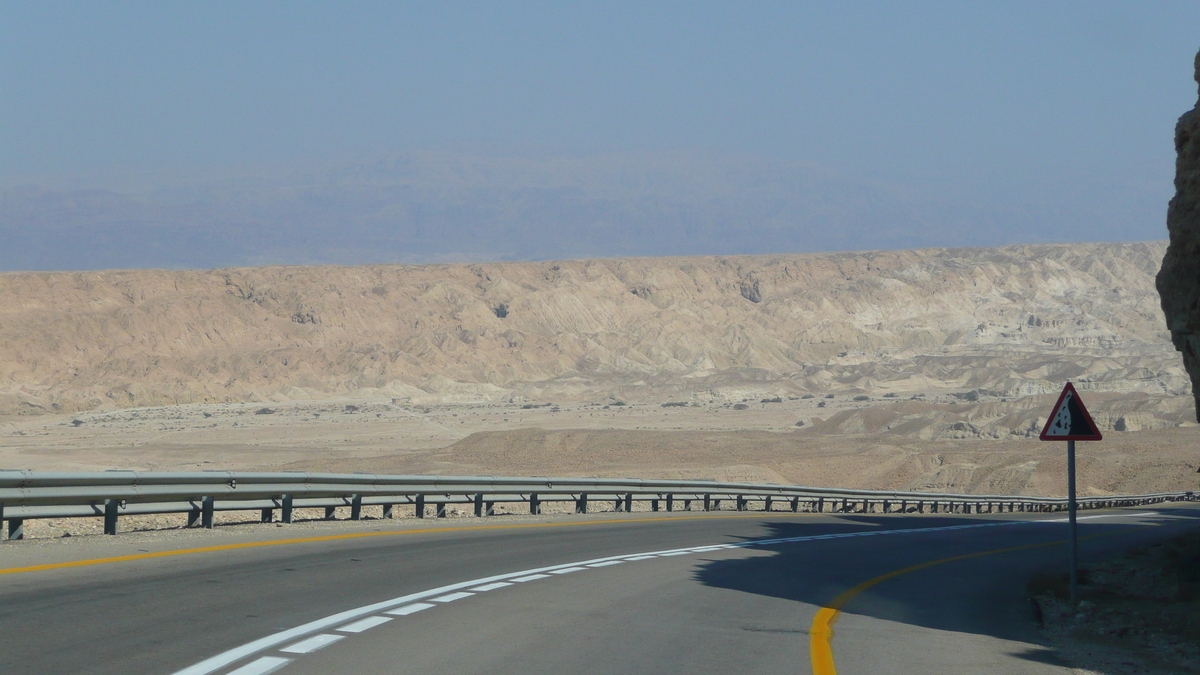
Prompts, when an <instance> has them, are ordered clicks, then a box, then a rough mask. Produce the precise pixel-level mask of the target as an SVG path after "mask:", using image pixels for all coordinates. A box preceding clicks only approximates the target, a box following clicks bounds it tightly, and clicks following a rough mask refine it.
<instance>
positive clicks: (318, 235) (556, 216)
mask: <svg viewBox="0 0 1200 675" xmlns="http://www.w3.org/2000/svg"><path fill="white" fill-rule="evenodd" d="M278 175H279V176H284V174H283V173H280V174H278ZM1103 220H1104V217H1103V216H1101V217H1100V218H1098V220H1097V222H1098V223H1099V222H1100V221H1103ZM1110 220H1111V218H1110ZM0 225H2V226H0V269H9V270H55V269H117V268H156V267H160V268H169V269H180V268H190V269H205V268H211V267H227V266H241V265H261V264H372V263H424V262H442V261H445V262H468V261H494V260H537V259H555V258H575V257H618V256H663V255H707V254H714V253H729V254H769V253H776V252H804V251H832V250H861V249H865V248H877V249H894V248H911V247H921V246H945V245H996V244H1004V243H1011V242H1012V241H1047V240H1054V239H1059V240H1061V239H1069V238H1071V237H1074V236H1079V235H1080V234H1081V233H1079V232H1076V231H1075V230H1072V229H1070V228H1069V227H1068V228H1065V229H1063V228H1062V227H1060V228H1058V229H1051V228H1047V227H1046V225H1047V223H1046V222H1045V216H1043V215H1039V214H1038V213H1037V212H1036V210H1032V209H1020V208H1014V207H1005V208H995V207H986V206H980V205H972V204H966V203H959V202H949V201H930V200H922V199H919V198H916V197H914V196H911V195H906V194H902V193H900V192H897V191H896V190H893V189H889V188H886V187H881V186H877V185H873V184H870V183H868V182H864V181H856V180H853V179H848V178H845V177H841V176H838V175H836V174H833V173H830V172H828V171H824V170H821V169H818V168H815V167H810V166H804V165H798V164H790V163H785V162H779V161H774V160H767V159H761V158H752V157H751V158H747V157H734V158H730V157H725V156H718V155H712V154H704V153H659V154H646V153H643V154H611V155H596V156H584V157H511V156H505V157H488V156H479V155H469V154H462V153H449V152H411V153H406V154H403V155H397V156H394V157H390V158H387V159H383V160H373V161H369V162H361V163H358V164H350V165H346V166H341V167H336V168H318V169H308V170H303V171H301V170H296V171H293V172H291V173H289V174H286V177H277V178H274V179H269V180H268V179H249V178H247V179H237V180H233V179H230V180H224V181H215V182H209V183H196V184H188V185H181V186H176V187H170V188H162V189H157V190H153V191H150V192H148V193H145V194H133V193H129V194H126V193H121V192H114V191H102V190H54V189H47V188H38V187H17V188H8V189H4V190H0ZM1060 225H1061V223H1060ZM1110 225H1111V223H1109V224H1107V225H1100V226H1099V228H1098V230H1096V231H1095V232H1093V235H1092V236H1096V235H1101V236H1102V235H1104V234H1105V233H1107V232H1108V231H1110V230H1111V229H1112V228H1111V227H1110Z"/></svg>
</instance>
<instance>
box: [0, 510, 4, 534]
mask: <svg viewBox="0 0 1200 675" xmlns="http://www.w3.org/2000/svg"><path fill="white" fill-rule="evenodd" d="M3 525H4V502H0V541H4V532H3Z"/></svg>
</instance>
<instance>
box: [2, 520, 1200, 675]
mask: <svg viewBox="0 0 1200 675" xmlns="http://www.w3.org/2000/svg"><path fill="white" fill-rule="evenodd" d="M1061 521H1062V517H1061V515H1059V514H1053V515H1050V514H1046V515H1037V516H1025V515H1023V514H1004V515H1003V516H1001V515H970V516H946V515H921V516H917V515H903V516H901V515H888V516H883V515H820V514H790V513H750V514H734V513H712V514H702V513H684V514H678V513H677V514H653V515H651V514H645V515H638V514H633V515H630V514H607V515H596V516H589V517H587V518H586V519H579V518H566V517H563V518H542V519H538V521H537V522H534V521H531V520H527V521H522V522H517V523H512V522H510V521H506V520H505V519H499V518H498V519H496V521H491V520H489V521H485V522H484V523H483V524H482V525H481V524H480V521H472V520H461V521H437V522H434V523H424V524H421V525H419V526H418V527H417V528H416V529H414V528H413V527H409V528H408V529H403V530H398V529H395V528H397V527H398V526H397V525H395V524H393V523H391V522H389V521H374V522H372V523H366V524H361V523H355V524H346V525H345V526H344V527H342V528H337V527H336V526H335V527H333V528H324V529H320V530H319V531H318V532H315V533H314V532H313V531H312V530H308V531H307V532H308V534H307V535H305V534H297V532H300V531H301V528H292V529H290V530H289V529H287V528H285V529H281V530H275V529H273V528H266V529H263V528H256V529H254V531H253V533H251V534H245V533H243V534H237V535H226V536H224V537H223V538H221V537H215V538H214V536H213V535H211V534H207V535H206V534H205V533H198V534H197V536H196V537H194V538H191V539H188V540H187V541H193V542H195V541H201V542H202V543H200V544H194V545H195V546H201V547H207V546H211V545H212V544H214V543H216V544H222V546H219V547H218V550H202V551H193V552H189V553H184V554H171V555H161V553H163V552H167V553H171V552H172V551H177V550H178V549H181V548H183V546H181V545H180V543H179V542H177V541H176V542H175V543H171V541H167V542H165V543H164V542H163V541H162V540H161V539H158V540H156V539H153V538H146V537H143V536H142V535H126V536H122V537H116V538H113V539H106V540H104V541H103V542H102V543H103V546H100V545H99V544H96V545H91V546H75V547H73V548H71V547H58V548H56V546H55V543H50V545H46V544H45V543H41V544H38V543H37V542H32V541H30V542H14V543H5V544H4V545H3V546H0V672H3V673H6V674H8V675H24V674H30V675H32V674H38V675H44V674H46V673H79V674H84V673H96V674H100V673H114V674H115V673H121V674H128V673H147V674H162V675H171V674H174V673H180V674H181V675H182V674H186V675H206V674H208V673H213V674H215V675H229V674H230V673H236V674H237V675H261V674H262V673H267V672H280V673H283V674H285V675H305V674H318V673H320V674H327V673H346V674H357V673H443V672H455V673H488V674H489V675H507V674H510V673H511V674H512V675H518V674H520V675H533V674H537V673H562V672H586V673H588V674H589V675H590V674H594V673H595V674H605V673H614V674H615V673H629V672H639V673H649V672H655V671H658V672H695V673H728V672H739V673H768V672H770V673H778V672H787V673H815V674H816V675H831V674H832V673H834V672H838V673H842V674H843V675H851V674H854V673H881V672H887V673H922V674H924V673H946V674H951V673H954V674H959V673H995V672H1005V673H1065V672H1068V669H1066V668H1065V667H1063V666H1062V665H1061V664H1059V663H1058V662H1057V661H1056V659H1055V657H1054V654H1053V653H1052V652H1051V651H1050V650H1049V649H1047V648H1046V647H1044V646H1043V645H1042V644H1041V643H1040V640H1039V637H1038V634H1037V631H1036V627H1035V626H1034V624H1033V617H1032V614H1031V609H1030V605H1029V603H1028V600H1027V599H1026V597H1025V594H1024V585H1025V582H1026V580H1027V579H1028V578H1029V576H1030V575H1031V574H1032V573H1034V572H1037V571H1052V570H1061V569H1063V565H1064V561H1065V546H1064V545H1062V544H1060V543H1057V542H1061V540H1062V538H1063V537H1064V536H1065V534H1066V526H1065V524H1064V523H1063V522H1061ZM1197 525H1200V508H1197V507H1195V506H1193V505H1165V506H1163V507H1161V508H1138V509H1125V510H1111V511H1100V512H1095V511H1092V512H1086V513H1085V515H1084V517H1083V519H1081V521H1080V530H1081V532H1080V533H1081V535H1082V536H1083V537H1085V539H1084V540H1083V541H1082V542H1081V555H1082V559H1083V560H1084V562H1085V564H1086V562H1087V561H1088V560H1095V559H1099V558H1101V557H1103V556H1106V555H1110V554H1113V553H1116V552H1119V551H1122V550H1124V549H1125V548H1127V547H1129V546H1132V545H1135V544H1142V543H1146V542H1150V541H1154V540H1160V539H1164V538H1167V537H1169V536H1173V535H1175V534H1178V533H1180V532H1182V531H1184V530H1185V529H1187V528H1192V527H1196V526H1197ZM389 528H391V529H392V530H393V531H388V529H389ZM422 528H423V529H422ZM227 529H229V530H230V531H232V529H233V528H227ZM272 535H273V536H275V537H276V538H277V539H278V538H279V537H281V536H292V537H306V536H307V538H309V539H313V538H315V539H316V540H309V541H295V542H292V543H282V542H279V541H275V542H273V543H272V542H270V541H269V536H272ZM314 535H315V537H314ZM323 535H336V536H333V537H328V536H323ZM345 535H351V536H345ZM206 536H207V537H208V538H205V537H206ZM146 542H150V543H146ZM262 542H267V543H269V544H270V545H257V544H259V543H262ZM230 543H234V544H239V545H237V546H229V545H228V544H230ZM240 544H251V545H249V546H245V545H240ZM101 554H102V555H104V556H114V555H116V556H123V555H132V556H134V559H129V560H119V561H113V562H103V563H98V564H90V563H89V564H83V565H77V566H62V565H61V563H62V562H64V561H68V560H69V561H71V562H72V563H73V564H74V563H75V562H78V561H79V560H80V559H82V561H83V562H85V563H87V562H88V561H89V558H90V557H95V556H97V555H101ZM641 554H652V555H641ZM43 561H51V562H52V563H55V564H51V565H38V564H36V563H41V562H43ZM56 561H57V562H56ZM838 610H841V611H840V612H839V611H838Z"/></svg>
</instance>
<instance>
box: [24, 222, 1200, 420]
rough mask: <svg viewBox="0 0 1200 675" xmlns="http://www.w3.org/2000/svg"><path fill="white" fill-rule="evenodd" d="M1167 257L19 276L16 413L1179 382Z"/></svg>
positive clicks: (1149, 388)
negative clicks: (1161, 282) (1167, 298)
mask: <svg viewBox="0 0 1200 675" xmlns="http://www.w3.org/2000/svg"><path fill="white" fill-rule="evenodd" d="M1193 213H1194V211H1193ZM1164 249H1165V243H1144V244H1070V245H1039V246H1013V247H1004V248H993V249H925V250H910V251H883V252H864V253H836V254H811V255H780V256H736V257H694V258H628V259H602V260H572V261H560V262H540V263H496V264H480V265H426V266H403V265H386V266H382V265H381V266H364V267H333V266H312V267H261V268H243V269H226V270H211V271H161V270H159V271H156V270H136V271H105V272H63V273H7V274H0V414H15V413H27V414H28V413H33V414H36V413H40V412H55V411H57V412H60V413H66V412H73V411H77V410H86V409H95V408H107V407H128V406H145V405H160V404H185V403H206V402H209V403H211V402H229V401H283V400H302V399H319V398H327V397H333V396H355V397H364V398H370V397H376V398H379V397H385V398H394V399H397V400H398V401H410V402H414V403H417V402H429V403H439V402H443V403H453V402H464V403H465V402H472V401H498V400H504V399H508V400H521V399H523V398H525V399H531V400H563V401H566V400H604V398H605V397H606V396H613V397H619V398H621V399H623V400H631V401H632V400H638V399H643V400H650V401H704V400H721V401H741V400H743V399H746V398H751V397H753V399H754V400H758V398H762V397H775V396H805V395H815V396H820V395H823V394H826V393H838V394H852V395H858V394H861V395H864V396H891V397H896V396H904V397H907V396H909V395H913V394H915V393H918V392H930V391H936V390H939V389H940V390H947V389H949V390H957V391H976V392H978V393H979V395H980V396H984V397H1003V396H1008V397H1019V396H1026V395H1030V394H1038V393H1046V392H1053V391H1057V390H1058V389H1059V388H1061V386H1062V382H1063V381H1064V380H1066V379H1072V380H1074V381H1075V382H1076V384H1077V386H1080V387H1083V388H1087V389H1091V390H1104V391H1113V392H1127V393H1128V392H1145V393H1153V394H1180V393H1185V392H1188V391H1189V388H1188V382H1187V375H1186V373H1185V372H1184V370H1183V368H1182V367H1181V366H1180V364H1179V362H1178V359H1177V357H1176V356H1174V355H1173V353H1172V350H1171V345H1170V341H1169V337H1168V335H1167V332H1166V330H1165V329H1164V323H1163V315H1162V312H1161V310H1160V309H1159V306H1158V296H1157V294H1156V293H1155V291H1154V284H1153V279H1154V274H1155V272H1156V271H1157V269H1158V260H1160V259H1161V257H1162V255H1163V253H1164ZM1192 269H1193V271H1194V270H1195V268H1192ZM1195 280H1196V279H1195V274H1193V276H1192V281H1193V283H1194V282H1195ZM1190 325H1194V324H1190Z"/></svg>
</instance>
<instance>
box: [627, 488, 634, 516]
mask: <svg viewBox="0 0 1200 675" xmlns="http://www.w3.org/2000/svg"><path fill="white" fill-rule="evenodd" d="M625 513H633V493H632V492H627V493H625Z"/></svg>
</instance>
